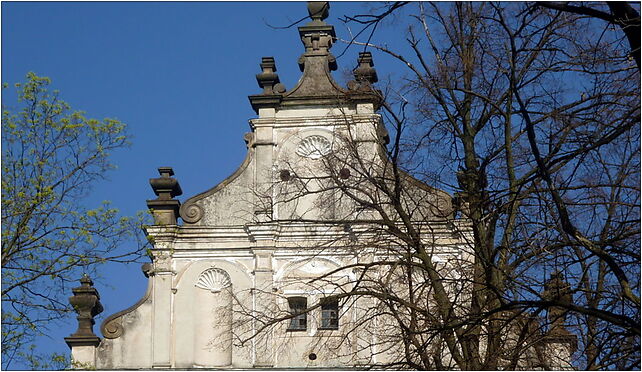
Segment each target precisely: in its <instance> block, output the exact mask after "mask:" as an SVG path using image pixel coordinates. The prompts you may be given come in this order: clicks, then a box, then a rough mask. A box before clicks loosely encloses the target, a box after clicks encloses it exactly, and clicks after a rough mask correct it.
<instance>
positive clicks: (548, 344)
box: [542, 271, 577, 370]
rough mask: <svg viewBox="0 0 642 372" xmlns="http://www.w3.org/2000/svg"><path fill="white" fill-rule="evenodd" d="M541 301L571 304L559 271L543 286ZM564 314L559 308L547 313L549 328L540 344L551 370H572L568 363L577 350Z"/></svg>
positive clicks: (569, 293)
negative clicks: (542, 346)
mask: <svg viewBox="0 0 642 372" xmlns="http://www.w3.org/2000/svg"><path fill="white" fill-rule="evenodd" d="M542 299H543V300H545V301H551V302H554V303H558V304H561V305H565V304H568V305H570V304H572V303H573V291H572V289H571V286H570V284H568V282H566V281H565V280H564V276H563V274H562V273H561V272H560V271H555V272H554V273H553V274H551V277H550V279H549V280H548V281H547V282H546V283H545V284H544V292H543V293H542ZM566 314H567V309H565V308H564V307H561V306H551V307H549V308H548V311H547V317H548V321H549V328H548V332H546V333H545V334H544V337H543V338H542V342H543V344H544V347H545V349H544V350H545V354H546V355H547V357H548V359H549V360H548V362H547V364H548V368H549V369H552V370H559V369H572V367H571V366H570V364H569V361H570V360H571V355H572V354H573V353H574V352H575V351H576V350H577V336H575V335H574V334H573V333H571V332H569V330H568V329H567V328H566Z"/></svg>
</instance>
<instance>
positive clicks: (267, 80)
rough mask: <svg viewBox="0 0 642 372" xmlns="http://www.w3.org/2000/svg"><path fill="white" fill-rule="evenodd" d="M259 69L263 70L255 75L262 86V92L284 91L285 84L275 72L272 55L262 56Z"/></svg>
mask: <svg viewBox="0 0 642 372" xmlns="http://www.w3.org/2000/svg"><path fill="white" fill-rule="evenodd" d="M261 69H263V71H262V72H261V73H260V74H257V75H256V81H257V82H258V83H259V86H260V87H261V88H263V94H264V95H269V94H281V93H283V92H285V86H284V85H283V84H281V81H280V80H279V75H278V74H277V73H276V63H275V62H274V57H263V58H262V59H261Z"/></svg>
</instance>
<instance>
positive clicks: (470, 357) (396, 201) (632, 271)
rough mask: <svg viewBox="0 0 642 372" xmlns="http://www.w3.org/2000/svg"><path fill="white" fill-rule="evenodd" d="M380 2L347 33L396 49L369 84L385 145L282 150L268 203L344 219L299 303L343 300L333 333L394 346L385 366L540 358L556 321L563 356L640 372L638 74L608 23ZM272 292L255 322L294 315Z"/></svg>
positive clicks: (509, 10)
mask: <svg viewBox="0 0 642 372" xmlns="http://www.w3.org/2000/svg"><path fill="white" fill-rule="evenodd" d="M381 7H382V8H381V9H375V10H374V11H373V13H372V14H364V15H356V16H349V17H345V21H346V22H347V23H348V25H355V24H356V25H357V26H358V30H359V31H358V32H355V35H359V36H355V37H354V38H352V39H350V40H346V42H348V43H349V44H350V45H359V46H361V47H363V48H364V49H367V50H370V51H372V52H373V53H379V54H380V55H387V56H388V57H392V58H393V59H394V60H396V61H398V62H400V69H401V71H403V78H402V79H399V78H398V77H397V78H396V79H395V81H394V82H388V84H383V86H385V89H384V92H383V93H382V96H383V99H384V100H383V103H382V115H383V117H384V122H385V124H386V126H387V127H388V129H389V130H390V139H391V141H390V143H389V144H387V145H386V144H385V143H384V139H385V137H386V136H384V135H382V134H381V135H380V136H379V139H380V143H378V144H376V145H375V146H374V147H372V148H370V149H368V148H366V147H364V145H363V144H362V143H355V142H354V141H351V138H352V137H351V134H350V129H349V128H350V126H349V125H346V128H348V129H346V130H347V134H346V133H337V134H336V138H337V141H338V142H339V143H340V145H339V146H337V148H338V149H341V150H337V151H335V153H333V154H332V155H328V156H326V157H325V158H323V159H322V160H321V161H320V162H319V169H316V170H315V169H307V170H306V171H301V170H300V169H301V168H300V167H297V165H296V164H291V169H290V170H289V171H288V172H287V173H283V174H282V177H281V178H280V180H277V182H276V183H275V184H274V186H273V187H275V188H279V190H278V192H277V193H270V195H278V198H276V199H274V198H273V197H271V196H270V197H266V198H265V202H266V203H267V204H271V205H273V206H274V205H276V206H280V208H288V207H287V206H288V205H289V206H291V205H293V203H295V204H296V203H297V202H301V203H302V204H305V203H303V202H302V201H303V200H304V199H305V198H308V200H315V202H307V203H308V204H307V205H308V206H309V208H308V209H309V210H311V211H314V212H311V213H310V214H305V213H299V212H296V211H297V209H296V207H290V208H292V211H293V212H292V214H291V215H292V218H291V220H290V222H295V221H299V222H306V223H309V224H315V223H316V224H324V225H329V226H334V227H335V229H337V231H339V227H340V228H341V229H342V231H343V233H341V232H337V233H334V234H330V235H331V236H332V238H328V240H327V242H326V244H325V245H324V246H323V247H322V248H324V249H326V250H329V249H332V250H333V252H341V254H346V255H349V254H352V255H353V256H354V257H355V259H354V262H355V263H354V264H351V265H346V266H344V267H338V268H336V269H333V270H331V271H329V272H328V273H326V274H324V275H322V276H319V277H316V278H312V279H310V280H308V281H305V285H309V286H320V287H323V288H324V290H323V291H322V292H323V293H326V296H325V298H323V299H322V300H319V301H318V302H316V303H312V304H307V305H308V306H307V308H306V309H305V310H302V311H303V312H311V311H315V309H317V308H318V307H320V306H322V303H323V301H326V302H327V301H339V303H340V304H341V306H342V308H346V309H347V308H352V309H358V310H355V313H354V314H351V315H350V317H351V319H352V320H353V323H352V324H353V325H352V326H351V327H349V328H347V329H345V330H344V332H345V334H346V336H345V337H344V340H346V341H351V342H354V339H360V340H361V341H360V343H358V345H360V347H358V348H357V349H358V350H362V349H363V350H366V349H367V350H369V352H370V354H369V355H373V354H376V353H388V352H390V353H392V352H393V351H394V353H393V355H395V357H396V359H387V362H386V363H385V366H387V367H395V368H417V369H434V368H437V369H451V368H457V369H487V370H494V369H504V368H508V369H516V368H524V367H530V368H535V367H543V368H548V367H550V366H548V365H547V364H546V363H548V361H550V357H547V356H546V355H542V354H546V353H547V352H548V353H550V349H546V347H544V346H543V345H545V344H546V342H547V341H546V340H547V339H550V337H553V336H556V337H562V336H563V337H566V340H572V339H576V340H577V346H578V348H579V351H578V352H577V353H576V354H575V357H574V359H573V365H574V366H576V367H579V368H581V369H602V368H619V369H634V368H640V353H639V349H640V295H639V292H640V282H639V278H640V252H639V240H640V216H639V215H640V209H639V204H640V188H639V184H640V174H639V172H640V164H639V161H640V136H639V123H640V85H639V69H638V68H637V67H636V66H635V65H633V64H632V63H631V61H630V59H629V58H628V55H629V53H630V51H629V50H627V47H626V46H622V45H621V43H619V40H620V39H621V38H622V35H621V34H619V33H616V32H615V31H611V30H608V29H606V30H604V29H603V28H600V27H598V25H597V22H598V21H596V20H595V19H591V18H588V19H587V18H584V17H579V16H577V15H575V14H572V13H567V12H558V11H556V10H553V9H549V8H550V7H533V6H531V5H529V4H525V3H522V4H520V3H437V4H424V3H417V4H406V3H386V4H384V5H381ZM388 20H390V22H388ZM387 22H388V26H386V24H387ZM374 26H377V27H379V29H381V28H382V27H393V28H395V29H397V30H403V31H404V34H403V36H402V37H401V39H403V41H404V43H398V44H396V45H394V46H390V45H380V44H378V43H377V33H376V32H374V33H373V32H363V30H364V29H365V30H367V29H369V28H370V29H373V28H374ZM364 35H365V36H364ZM362 37H363V38H365V40H361V39H360V38H362ZM372 93H373V94H378V93H377V92H376V91H374V90H373V91H372ZM372 125H373V130H379V131H380V133H381V128H377V125H378V124H377V123H372ZM375 153H378V155H380V156H374V154H375ZM377 159H381V160H377ZM411 176H413V177H415V178H417V179H419V180H420V181H421V182H420V183H418V182H416V181H413V178H412V177H411ZM427 185H431V186H430V187H429V186H427ZM433 187H434V188H433ZM439 189H443V190H446V191H449V192H452V193H453V195H454V197H453V198H452V203H451V201H450V200H449V198H445V197H444V193H443V192H442V191H439ZM445 200H447V202H444V201H445ZM310 203H312V204H310ZM315 203H316V204H315ZM328 206H334V207H333V208H329V207H328ZM284 220H287V219H284ZM448 234H451V236H450V239H451V241H452V239H455V240H457V241H459V242H462V241H463V242H465V244H464V245H463V246H462V245H458V246H456V247H455V246H451V247H450V249H449V248H448V247H449V245H448V241H449V240H448V239H449V237H448ZM452 234H455V235H456V236H454V237H453V236H452ZM445 247H446V248H445ZM443 257H447V258H448V259H447V260H442V258H443ZM349 273H353V274H349ZM337 275H339V276H343V277H344V279H342V280H337V278H336V277H335V276H337ZM330 289H333V290H330ZM275 296H278V294H276V295H275ZM277 302H278V301H277ZM281 303H282V304H283V305H284V307H283V308H281V309H280V310H279V311H277V312H275V313H273V314H258V315H257V314H254V315H253V316H255V317H257V319H260V322H261V324H263V325H264V326H263V327H259V331H261V330H262V329H267V328H270V327H277V326H278V324H280V323H279V322H283V321H285V322H289V321H290V320H291V319H293V318H295V317H296V316H297V315H298V314H299V313H292V312H289V311H288V308H287V303H286V302H283V301H281ZM275 314H276V315H275ZM366 321H368V322H371V321H374V322H375V323H376V324H379V325H381V326H380V327H376V328H368V329H364V327H363V324H365V323H366ZM370 333H375V334H374V336H376V337H362V338H360V336H359V335H366V334H370ZM350 335H352V336H350ZM253 336H255V335H252V336H250V337H253ZM350 337H353V338H350ZM365 339H367V340H370V341H363V340H365ZM373 340H375V341H373ZM361 347H362V348H361ZM353 351H354V350H353ZM354 352H355V358H358V357H357V356H356V355H357V354H358V353H357V352H356V351H354ZM358 355H361V354H358ZM367 362H368V361H364V363H365V364H368V363H367Z"/></svg>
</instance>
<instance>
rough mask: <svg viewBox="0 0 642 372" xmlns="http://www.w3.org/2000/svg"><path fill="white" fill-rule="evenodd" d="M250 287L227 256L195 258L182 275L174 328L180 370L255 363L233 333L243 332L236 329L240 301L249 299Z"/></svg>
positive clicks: (175, 350) (176, 362)
mask: <svg viewBox="0 0 642 372" xmlns="http://www.w3.org/2000/svg"><path fill="white" fill-rule="evenodd" d="M251 286H252V281H251V279H250V277H249V276H248V275H247V274H246V273H245V270H244V269H243V268H242V267H240V266H239V265H237V264H234V263H231V262H228V261H224V260H207V261H204V262H203V261H198V262H194V263H192V264H190V265H188V266H187V267H186V268H185V269H184V270H183V271H182V272H181V273H179V275H178V276H177V278H176V284H175V291H176V294H175V296H174V313H173V328H172V332H173V335H174V337H173V341H174V345H173V347H174V355H175V358H174V360H175V363H174V364H175V367H176V368H192V367H197V368H198V367H203V368H208V367H209V368H215V367H227V366H235V367H243V366H249V365H251V360H250V357H249V352H247V351H245V352H244V350H242V349H240V348H238V347H235V346H234V345H233V338H234V333H233V332H236V331H243V330H242V329H238V328H235V327H236V325H237V324H238V323H240V322H239V319H238V318H239V314H240V312H236V311H235V309H237V308H238V307H239V304H237V303H236V301H237V300H238V301H246V299H245V295H244V294H247V293H249V289H250V288H251ZM247 306H251V303H245V304H244V307H247Z"/></svg>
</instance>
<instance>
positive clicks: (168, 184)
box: [147, 167, 183, 225]
mask: <svg viewBox="0 0 642 372" xmlns="http://www.w3.org/2000/svg"><path fill="white" fill-rule="evenodd" d="M158 173H159V174H160V177H158V178H151V179H150V180H149V184H150V185H151V186H152V190H154V193H155V194H156V195H157V196H158V198H156V199H154V200H148V201H147V207H148V208H149V209H150V210H151V211H152V213H153V215H154V224H156V225H176V222H177V218H178V210H179V208H180V206H181V202H180V201H178V200H176V199H174V197H176V196H179V195H182V194H183V190H181V186H180V184H179V183H178V180H177V179H175V178H172V176H173V175H174V170H173V169H172V168H170V167H160V168H158Z"/></svg>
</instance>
